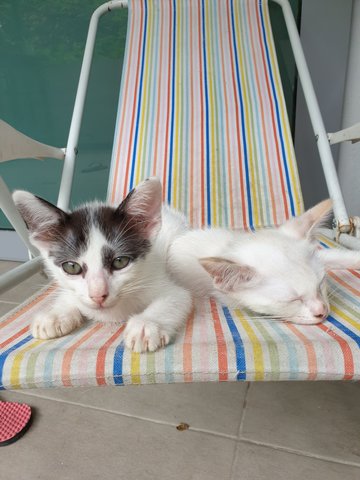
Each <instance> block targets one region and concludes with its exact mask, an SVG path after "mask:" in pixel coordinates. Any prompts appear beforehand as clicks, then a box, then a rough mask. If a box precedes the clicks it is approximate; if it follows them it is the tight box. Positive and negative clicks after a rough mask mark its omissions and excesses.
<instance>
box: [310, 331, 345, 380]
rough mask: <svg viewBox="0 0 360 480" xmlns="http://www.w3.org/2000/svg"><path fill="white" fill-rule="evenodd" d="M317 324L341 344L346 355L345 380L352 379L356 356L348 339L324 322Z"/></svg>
mask: <svg viewBox="0 0 360 480" xmlns="http://www.w3.org/2000/svg"><path fill="white" fill-rule="evenodd" d="M316 326H317V327H318V328H320V329H321V330H322V331H323V332H325V333H327V334H328V335H330V337H332V338H334V339H335V340H336V341H337V342H338V344H339V345H340V348H341V351H342V354H343V357H344V370H345V374H344V380H351V379H352V378H353V376H354V358H353V355H352V352H351V348H350V347H349V345H348V343H347V342H346V340H344V339H343V338H341V337H340V336H339V335H338V334H337V333H335V332H334V331H333V330H330V329H329V328H328V327H325V325H324V324H323V323H319V324H318V325H316Z"/></svg>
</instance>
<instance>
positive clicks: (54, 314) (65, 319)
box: [31, 310, 83, 340]
mask: <svg viewBox="0 0 360 480" xmlns="http://www.w3.org/2000/svg"><path fill="white" fill-rule="evenodd" d="M82 321H83V319H82V316H81V314H80V312H79V311H78V310H68V311H67V312H63V313H60V312H58V311H50V312H48V313H45V312H44V313H40V314H39V315H37V316H36V317H35V319H34V321H33V323H32V326H31V333H32V335H33V337H34V338H41V339H43V340H47V339H49V338H56V337H63V336H64V335H67V334H68V333H70V332H72V331H73V330H75V328H78V327H80V325H81V324H82Z"/></svg>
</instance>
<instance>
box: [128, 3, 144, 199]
mask: <svg viewBox="0 0 360 480" xmlns="http://www.w3.org/2000/svg"><path fill="white" fill-rule="evenodd" d="M143 16H144V15H143V3H142V2H140V25H143ZM141 33H142V34H141V35H140V36H139V46H138V54H137V65H136V80H135V90H134V91H135V92H137V91H138V84H139V70H140V59H141V45H142V39H143V35H144V29H142V32H141ZM135 113H136V97H134V98H133V108H132V114H131V122H130V123H131V126H130V138H129V146H128V153H127V157H126V171H125V182H124V194H125V191H127V190H128V189H129V187H128V182H129V169H130V164H131V150H132V148H131V147H132V146H133V145H132V143H133V135H134V122H135V116H136V115H135Z"/></svg>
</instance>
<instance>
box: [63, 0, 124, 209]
mask: <svg viewBox="0 0 360 480" xmlns="http://www.w3.org/2000/svg"><path fill="white" fill-rule="evenodd" d="M127 5H128V2H127V0H114V1H112V2H107V3H104V4H103V5H100V7H98V8H97V9H96V10H95V11H94V13H93V14H92V16H91V20H90V25H89V30H88V35H87V39H86V44H85V51H84V57H83V61H82V65H81V71H80V78H79V83H78V88H77V92H76V98H75V104H74V110H73V114H72V119H71V124H70V130H69V137H68V142H67V146H66V155H65V160H64V168H63V172H62V177H61V183H60V191H59V197H58V201H57V205H58V207H59V208H61V209H63V210H68V208H69V203H70V195H71V187H72V182H73V176H74V168H75V158H76V155H77V148H78V140H79V133H80V126H81V120H82V116H83V111H84V104H85V98H86V92H87V87H88V81H89V75H90V68H91V62H92V57H93V53H94V45H95V38H96V32H97V27H98V22H99V18H100V17H101V16H102V15H103V14H104V13H106V12H110V11H111V10H115V9H118V8H125V7H127Z"/></svg>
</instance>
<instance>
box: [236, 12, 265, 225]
mask: <svg viewBox="0 0 360 480" xmlns="http://www.w3.org/2000/svg"><path fill="white" fill-rule="evenodd" d="M239 8H240V3H236V4H235V17H236V21H235V33H236V43H237V45H238V57H239V65H240V76H241V85H242V92H241V93H242V96H243V102H244V106H245V121H244V123H245V128H246V135H245V137H246V140H247V147H248V166H249V173H250V186H251V188H250V194H251V199H252V213H253V224H254V225H260V223H259V199H258V193H259V192H258V190H259V189H258V188H256V187H255V182H256V174H255V165H254V152H253V148H254V145H253V137H252V129H251V124H252V122H251V120H252V119H251V115H250V113H249V98H250V90H249V85H248V82H247V78H246V74H245V65H244V51H243V49H244V45H243V41H242V38H241V33H240V28H241V18H242V16H241V14H240V12H239Z"/></svg>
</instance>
